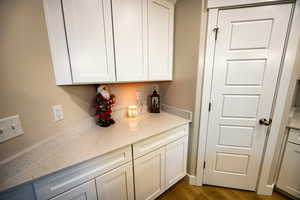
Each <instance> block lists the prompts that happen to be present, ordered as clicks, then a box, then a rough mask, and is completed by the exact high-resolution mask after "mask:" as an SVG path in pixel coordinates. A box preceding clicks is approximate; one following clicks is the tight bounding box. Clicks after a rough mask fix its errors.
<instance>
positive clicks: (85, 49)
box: [62, 0, 115, 83]
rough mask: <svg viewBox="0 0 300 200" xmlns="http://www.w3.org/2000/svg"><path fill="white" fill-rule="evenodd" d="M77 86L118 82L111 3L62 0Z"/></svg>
mask: <svg viewBox="0 0 300 200" xmlns="http://www.w3.org/2000/svg"><path fill="white" fill-rule="evenodd" d="M62 8H63V13H64V19H65V26H66V34H67V41H68V49H69V56H70V62H71V71H72V77H73V82H74V83H99V82H112V81H115V64H114V52H113V35H112V20H111V4H110V0H89V1H85V0H76V1H74V0H62Z"/></svg>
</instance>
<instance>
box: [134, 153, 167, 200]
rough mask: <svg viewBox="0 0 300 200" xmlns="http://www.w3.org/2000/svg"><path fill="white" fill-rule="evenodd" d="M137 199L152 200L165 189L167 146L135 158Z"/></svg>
mask: <svg viewBox="0 0 300 200" xmlns="http://www.w3.org/2000/svg"><path fill="white" fill-rule="evenodd" d="M134 170H135V192H136V200H151V199H155V198H156V197H158V196H159V195H160V194H161V193H162V192H164V189H165V148H161V149H158V150H156V151H154V152H151V153H149V154H146V155H144V156H142V157H140V158H137V159H136V160H134Z"/></svg>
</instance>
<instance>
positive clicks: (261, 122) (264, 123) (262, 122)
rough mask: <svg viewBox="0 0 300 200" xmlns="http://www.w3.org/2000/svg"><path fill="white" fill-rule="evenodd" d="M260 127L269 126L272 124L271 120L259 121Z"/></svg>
mask: <svg viewBox="0 0 300 200" xmlns="http://www.w3.org/2000/svg"><path fill="white" fill-rule="evenodd" d="M259 124H260V125H265V126H270V125H271V124H272V119H271V118H270V119H269V120H267V119H266V118H263V119H260V120H259Z"/></svg>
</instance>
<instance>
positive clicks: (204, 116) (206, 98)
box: [196, 9, 218, 186]
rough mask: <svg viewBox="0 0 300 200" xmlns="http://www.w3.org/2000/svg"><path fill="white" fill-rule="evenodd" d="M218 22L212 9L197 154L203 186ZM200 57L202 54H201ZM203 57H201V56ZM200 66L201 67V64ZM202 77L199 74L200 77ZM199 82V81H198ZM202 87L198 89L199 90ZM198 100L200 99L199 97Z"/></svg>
mask: <svg viewBox="0 0 300 200" xmlns="http://www.w3.org/2000/svg"><path fill="white" fill-rule="evenodd" d="M217 23H218V9H211V10H209V13H208V25H207V41H206V53H205V58H206V59H205V68H204V77H203V88H202V94H203V95H202V103H201V104H202V105H201V118H200V119H201V120H200V129H199V138H198V155H197V157H198V158H197V179H198V180H197V184H198V185H199V186H202V181H203V163H204V160H205V149H206V137H207V125H208V115H209V112H208V107H209V102H210V92H211V84H212V82H211V81H212V74H213V63H214V54H215V53H214V52H215V33H214V31H213V29H214V28H215V27H216V26H217ZM199 57H200V56H199ZM200 59H201V58H200ZM199 68H201V67H200V66H199ZM200 78H201V79H202V76H199V77H198V79H200ZM198 82H199V81H198ZM199 90H200V89H198V91H197V92H200V93H201V91H199ZM196 101H200V99H197V100H196Z"/></svg>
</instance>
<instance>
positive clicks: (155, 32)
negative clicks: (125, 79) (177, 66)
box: [148, 0, 174, 80]
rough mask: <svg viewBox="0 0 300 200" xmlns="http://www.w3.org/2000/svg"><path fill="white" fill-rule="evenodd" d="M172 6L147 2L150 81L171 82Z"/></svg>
mask: <svg viewBox="0 0 300 200" xmlns="http://www.w3.org/2000/svg"><path fill="white" fill-rule="evenodd" d="M173 26H174V4H172V3H170V2H168V1H164V0H148V45H149V47H148V49H149V52H148V55H149V57H148V59H149V62H148V63H149V77H150V80H172V73H173V32H174V31H173Z"/></svg>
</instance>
